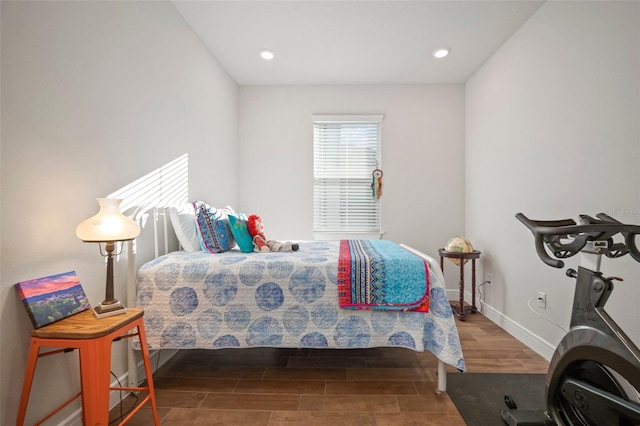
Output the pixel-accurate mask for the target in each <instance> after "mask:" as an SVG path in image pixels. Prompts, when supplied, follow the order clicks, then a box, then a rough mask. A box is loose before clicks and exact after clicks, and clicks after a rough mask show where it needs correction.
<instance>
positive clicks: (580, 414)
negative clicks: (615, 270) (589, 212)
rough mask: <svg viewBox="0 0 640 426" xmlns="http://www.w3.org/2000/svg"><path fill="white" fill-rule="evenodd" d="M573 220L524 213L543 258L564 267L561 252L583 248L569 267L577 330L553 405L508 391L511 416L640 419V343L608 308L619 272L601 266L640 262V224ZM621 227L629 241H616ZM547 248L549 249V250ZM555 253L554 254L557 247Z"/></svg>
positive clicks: (602, 423)
mask: <svg viewBox="0 0 640 426" xmlns="http://www.w3.org/2000/svg"><path fill="white" fill-rule="evenodd" d="M596 217H597V219H596V218H593V217H590V216H586V215H581V216H580V224H577V223H576V222H575V221H574V220H572V219H566V220H557V221H539V220H531V219H529V218H527V217H526V216H525V215H523V214H522V213H518V214H517V215H516V218H517V219H518V220H520V221H521V222H522V223H523V224H524V225H525V226H526V227H527V228H529V230H531V232H532V233H533V235H534V238H535V248H536V251H537V254H538V256H539V257H540V259H541V260H542V261H543V262H544V263H546V264H547V265H549V266H552V267H554V268H563V267H564V262H563V261H562V260H561V259H565V258H568V257H571V256H573V255H575V254H577V253H581V260H580V266H579V267H578V271H575V270H574V269H568V270H567V272H566V273H567V276H569V277H572V278H575V279H576V288H575V293H574V300H573V309H572V312H571V322H570V329H569V332H568V333H567V335H566V336H565V337H564V338H563V339H562V341H561V342H560V344H559V345H558V347H557V348H556V351H555V353H554V354H553V358H552V359H551V363H550V364H549V371H548V373H547V377H546V380H545V398H546V404H547V407H546V410H518V409H517V408H516V404H515V402H514V401H513V400H511V399H510V397H509V396H508V395H505V403H506V405H507V409H504V410H503V411H502V418H503V420H504V421H505V422H506V423H507V424H509V425H511V426H515V425H518V426H524V425H549V424H554V423H555V424H558V425H567V426H569V425H570V426H573V425H590V426H631V425H640V394H639V392H638V391H639V390H640V350H639V349H638V347H637V346H635V345H634V343H633V342H632V341H631V340H630V339H629V338H628V337H627V335H626V334H625V333H624V332H623V331H622V330H621V329H620V327H619V326H618V325H617V324H616V323H615V322H614V321H613V319H612V318H611V317H610V316H609V315H608V314H607V313H606V312H605V310H604V306H605V304H606V303H607V300H608V298H609V296H610V295H611V292H612V291H613V282H614V281H622V279H621V278H618V277H605V276H603V275H602V273H601V272H600V262H601V258H602V256H603V255H604V256H607V257H609V258H618V257H621V256H624V255H626V254H629V255H630V256H631V257H632V258H633V259H634V260H636V261H637V262H640V251H638V247H637V246H636V243H635V236H636V235H637V234H640V226H638V225H627V224H623V223H621V222H619V221H617V220H615V219H613V218H612V217H610V216H608V215H606V214H604V213H600V214H598V215H596ZM617 234H620V235H621V236H622V237H623V238H624V242H614V239H613V237H614V236H616V235H617ZM545 247H546V248H547V249H548V250H549V251H547V249H545ZM549 252H551V253H552V255H553V257H552V256H551V255H550V254H549Z"/></svg>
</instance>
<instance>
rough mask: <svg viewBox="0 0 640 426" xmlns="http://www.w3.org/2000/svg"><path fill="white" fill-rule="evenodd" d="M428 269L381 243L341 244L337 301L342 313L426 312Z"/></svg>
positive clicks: (408, 254)
mask: <svg viewBox="0 0 640 426" xmlns="http://www.w3.org/2000/svg"><path fill="white" fill-rule="evenodd" d="M428 268H429V267H428V266H427V262H425V261H424V260H423V259H422V258H421V257H419V256H416V255H415V254H413V253H411V252H409V251H408V250H406V249H404V248H402V247H400V246H399V245H397V244H395V243H392V242H390V241H384V240H341V241H340V254H339V258H338V298H339V304H340V307H341V308H343V309H373V310H396V311H397V310H412V311H420V312H428V310H429V269H428Z"/></svg>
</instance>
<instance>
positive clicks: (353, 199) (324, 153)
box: [313, 115, 383, 238]
mask: <svg viewBox="0 0 640 426" xmlns="http://www.w3.org/2000/svg"><path fill="white" fill-rule="evenodd" d="M382 118H383V116H382V115H374V116H369V115H367V116H318V115H314V116H313V163H314V167H313V169H314V192H313V200H314V203H313V204H314V220H313V228H314V229H313V230H314V233H316V234H362V236H358V237H354V238H366V237H374V236H378V237H379V236H380V234H381V232H382V231H381V224H380V201H379V199H378V198H377V197H375V196H374V194H373V189H372V185H371V184H372V179H373V177H372V173H373V171H374V170H375V169H377V168H380V167H381V162H380V126H381V122H382Z"/></svg>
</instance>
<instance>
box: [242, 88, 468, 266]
mask: <svg viewBox="0 0 640 426" xmlns="http://www.w3.org/2000/svg"><path fill="white" fill-rule="evenodd" d="M239 109H240V111H241V114H240V125H239V131H238V133H239V141H240V142H239V144H240V147H239V158H240V175H239V177H238V179H239V187H240V191H239V208H240V209H241V210H244V211H246V212H247V213H257V214H259V215H260V216H261V217H262V218H263V221H264V224H265V233H266V235H267V237H268V238H271V239H277V240H282V239H301V240H305V239H306V240H312V239H313V127H312V122H311V116H312V115H313V114H383V115H384V121H383V123H382V169H383V171H384V178H383V195H382V198H381V202H382V225H383V229H384V230H385V231H386V235H385V236H384V238H385V239H389V240H393V241H397V242H404V243H407V244H410V245H412V246H414V247H415V248H417V249H420V250H423V251H424V252H426V253H427V254H430V255H431V256H434V257H436V258H437V255H438V253H437V249H438V248H440V247H443V245H444V244H445V243H446V242H447V240H448V239H449V238H451V237H452V236H454V235H456V234H460V233H462V232H463V231H464V229H463V226H464V169H463V167H462V165H463V162H464V91H463V86H462V85H445V86H286V87H282V86H262V87H256V86H242V87H240V90H239Z"/></svg>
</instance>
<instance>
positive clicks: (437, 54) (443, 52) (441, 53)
mask: <svg viewBox="0 0 640 426" xmlns="http://www.w3.org/2000/svg"><path fill="white" fill-rule="evenodd" d="M449 52H451V49H449V48H448V47H442V48H440V49H436V50H434V51H433V53H432V55H433V57H434V58H438V59H441V58H444V57H445V56H447V55H448V54H449Z"/></svg>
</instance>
